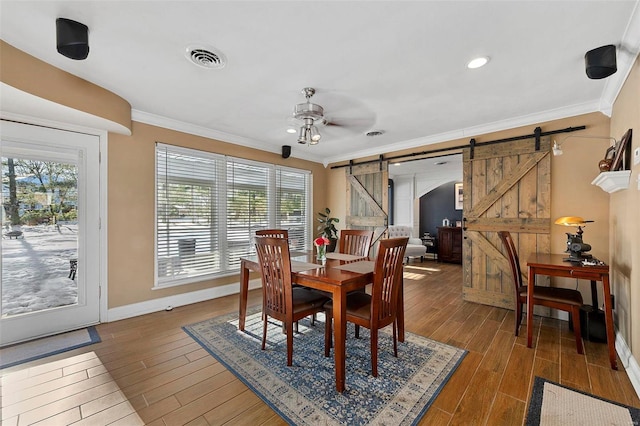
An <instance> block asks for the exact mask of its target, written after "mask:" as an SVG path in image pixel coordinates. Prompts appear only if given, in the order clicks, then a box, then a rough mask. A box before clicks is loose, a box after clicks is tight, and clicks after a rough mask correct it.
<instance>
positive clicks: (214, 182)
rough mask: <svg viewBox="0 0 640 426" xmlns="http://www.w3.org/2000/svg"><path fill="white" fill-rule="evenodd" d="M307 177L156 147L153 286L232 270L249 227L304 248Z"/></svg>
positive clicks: (245, 247) (245, 249) (248, 249)
mask: <svg viewBox="0 0 640 426" xmlns="http://www.w3.org/2000/svg"><path fill="white" fill-rule="evenodd" d="M310 193H311V174H310V173H309V172H307V171H304V170H297V169H290V168H283V167H278V166H274V165H272V164H267V163H260V162H255V161H248V160H243V159H237V158H230V157H224V156H221V155H216V154H210V153H207V152H203V151H196V150H191V149H186V148H180V147H175V146H171V145H164V144H157V146H156V260H157V261H156V271H157V274H156V286H157V287H163V286H172V285H177V284H183V283H190V282H194V281H198V280H203V279H209V278H213V277H216V276H222V275H228V274H230V273H237V272H238V271H239V268H240V258H241V257H243V256H247V255H251V254H253V253H254V252H255V247H254V245H253V244H254V239H253V236H254V235H255V231H257V230H259V229H265V228H280V229H287V230H288V231H289V237H290V241H291V244H290V245H291V249H292V250H305V249H306V248H308V247H310V235H311V233H310V229H309V228H310V227H309V223H308V219H309V213H308V208H309V200H310Z"/></svg>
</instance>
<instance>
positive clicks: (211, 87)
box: [0, 0, 640, 164]
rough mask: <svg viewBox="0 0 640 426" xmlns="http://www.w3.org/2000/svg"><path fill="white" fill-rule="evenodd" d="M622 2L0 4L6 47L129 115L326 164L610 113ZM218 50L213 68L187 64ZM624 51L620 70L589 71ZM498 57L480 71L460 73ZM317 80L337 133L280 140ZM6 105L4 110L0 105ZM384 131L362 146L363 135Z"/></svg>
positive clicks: (620, 77)
mask: <svg viewBox="0 0 640 426" xmlns="http://www.w3.org/2000/svg"><path fill="white" fill-rule="evenodd" d="M638 4H639V2H638V0H632V1H631V0H630V1H611V0H605V1H560V0H554V1H516V0H512V1H466V2H461V1H411V2H398V1H388V2H387V1H351V2H346V1H284V2H275V1H257V2H250V1H228V2H227V1H190V2H189V1H82V2H80V1H41V2H34V1H6V0H2V1H0V35H1V37H2V39H3V40H5V41H6V42H8V43H9V44H11V45H13V46H15V47H17V48H19V49H21V50H23V51H25V52H27V53H29V54H31V55H33V56H35V57H37V58H39V59H42V60H43V61H45V62H48V63H50V64H52V65H54V66H56V67H58V68H61V69H63V70H66V71H68V72H70V73H72V74H75V75H77V76H79V77H82V78H84V79H86V80H89V81H91V82H93V83H95V84H97V85H99V86H102V87H104V88H106V89H108V90H110V91H112V92H114V93H116V94H118V95H120V96H121V97H123V98H124V99H126V100H127V101H128V102H130V103H131V106H132V108H133V118H134V120H136V121H142V122H147V123H151V124H158V125H161V126H164V127H169V128H174V129H177V130H183V131H187V132H191V133H195V134H200V135H204V136H209V137H213V138H216V139H219V140H223V141H227V142H232V143H236V144H241V145H245V146H250V147H255V148H259V149H264V150H267V151H272V152H280V150H281V146H282V145H291V146H292V156H293V157H297V158H304V159H309V160H313V161H317V162H322V163H325V164H328V163H331V162H336V161H343V160H348V159H352V158H357V157H361V156H364V155H373V154H380V153H385V152H389V151H392V150H396V149H401V148H411V147H418V146H420V147H423V146H425V145H428V144H431V143H436V142H439V141H442V140H451V139H455V138H466V137H469V138H471V137H473V136H475V135H478V134H481V133H486V132H489V131H495V130H500V129H504V128H510V127H514V126H520V125H529V124H531V125H535V124H537V123H539V122H541V121H545V120H549V119H555V118H561V117H567V116H573V115H576V114H582V113H588V112H593V111H603V112H605V113H608V112H609V111H610V108H611V106H612V102H613V101H614V99H615V96H616V95H617V93H618V91H619V88H620V86H621V84H622V83H623V81H624V79H625V78H626V75H627V74H628V72H629V70H630V67H631V65H632V64H633V61H634V60H635V57H636V56H637V54H638V51H639V50H640V6H639V5H638ZM58 17H65V18H69V19H73V20H76V21H79V22H82V23H84V24H86V25H87V26H88V27H89V31H90V32H89V44H90V53H89V57H88V58H87V59H86V60H84V61H74V60H71V59H68V58H66V57H63V56H62V55H60V54H58V53H57V52H56V35H55V20H56V18H58ZM192 44H197V45H204V46H212V47H214V48H216V49H218V50H219V51H221V52H222V53H223V54H224V55H226V58H227V65H226V67H224V68H223V69H220V70H207V69H203V68H200V67H197V66H196V65H194V64H192V63H190V62H188V61H187V59H186V58H185V55H184V51H185V49H186V47H187V46H188V45H192ZM606 44H615V45H616V46H618V72H617V73H616V74H614V75H613V76H611V77H609V78H607V79H603V80H590V79H588V78H587V77H586V75H585V70H584V54H585V52H587V51H588V50H591V49H593V48H596V47H599V46H603V45H606ZM479 55H488V56H489V57H490V58H491V61H490V62H489V64H488V65H486V66H485V67H483V68H480V69H478V70H469V69H467V68H466V63H467V62H468V61H469V60H470V59H472V58H474V57H476V56H479ZM306 86H311V87H314V88H316V90H317V93H316V95H315V96H314V97H313V99H312V100H313V102H315V103H317V104H320V105H322V106H323V107H324V109H325V115H326V116H327V117H329V119H330V120H331V121H332V122H333V123H335V125H330V126H323V127H320V133H321V134H322V140H321V141H320V143H319V144H318V145H315V146H305V145H299V144H298V143H297V142H296V140H297V135H295V134H288V133H286V132H285V130H286V129H287V126H288V125H289V124H290V120H291V119H290V117H291V115H292V110H293V106H294V105H295V104H297V103H301V102H303V101H304V97H303V95H302V94H301V89H302V88H304V87H306ZM2 109H3V110H4V111H10V110H11V105H7V102H3V105H2ZM370 130H382V131H384V134H383V135H382V136H379V137H375V138H371V137H367V136H365V135H364V134H365V133H366V132H367V131H370Z"/></svg>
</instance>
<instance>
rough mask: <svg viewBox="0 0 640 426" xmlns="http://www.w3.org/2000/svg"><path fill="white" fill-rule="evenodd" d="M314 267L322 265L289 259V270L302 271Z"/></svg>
mask: <svg viewBox="0 0 640 426" xmlns="http://www.w3.org/2000/svg"><path fill="white" fill-rule="evenodd" d="M316 268H322V265H318V264H317V263H309V262H299V261H297V260H292V261H291V272H302V271H308V270H309V269H316Z"/></svg>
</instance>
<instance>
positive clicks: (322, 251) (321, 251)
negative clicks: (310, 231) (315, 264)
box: [313, 236, 329, 260]
mask: <svg viewBox="0 0 640 426" xmlns="http://www.w3.org/2000/svg"><path fill="white" fill-rule="evenodd" d="M313 245H315V246H316V259H318V260H326V259H327V246H328V245H329V239H328V238H327V237H325V236H322V237H318V238H316V239H315V240H313Z"/></svg>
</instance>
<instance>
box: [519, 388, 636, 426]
mask: <svg viewBox="0 0 640 426" xmlns="http://www.w3.org/2000/svg"><path fill="white" fill-rule="evenodd" d="M526 424H527V426H538V425H558V426H571V425H576V426H584V425H638V424H640V410H639V409H637V408H634V407H629V406H626V405H624V404H620V403H619V402H614V401H609V400H606V399H603V398H600V397H598V396H595V395H591V394H588V393H585V392H581V391H579V390H576V389H572V388H570V387H567V386H563V385H560V384H558V383H555V382H552V381H550V380H546V379H543V378H542V377H536V378H535V379H534V382H533V390H532V392H531V400H530V401H529V410H528V412H527V423H526Z"/></svg>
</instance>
